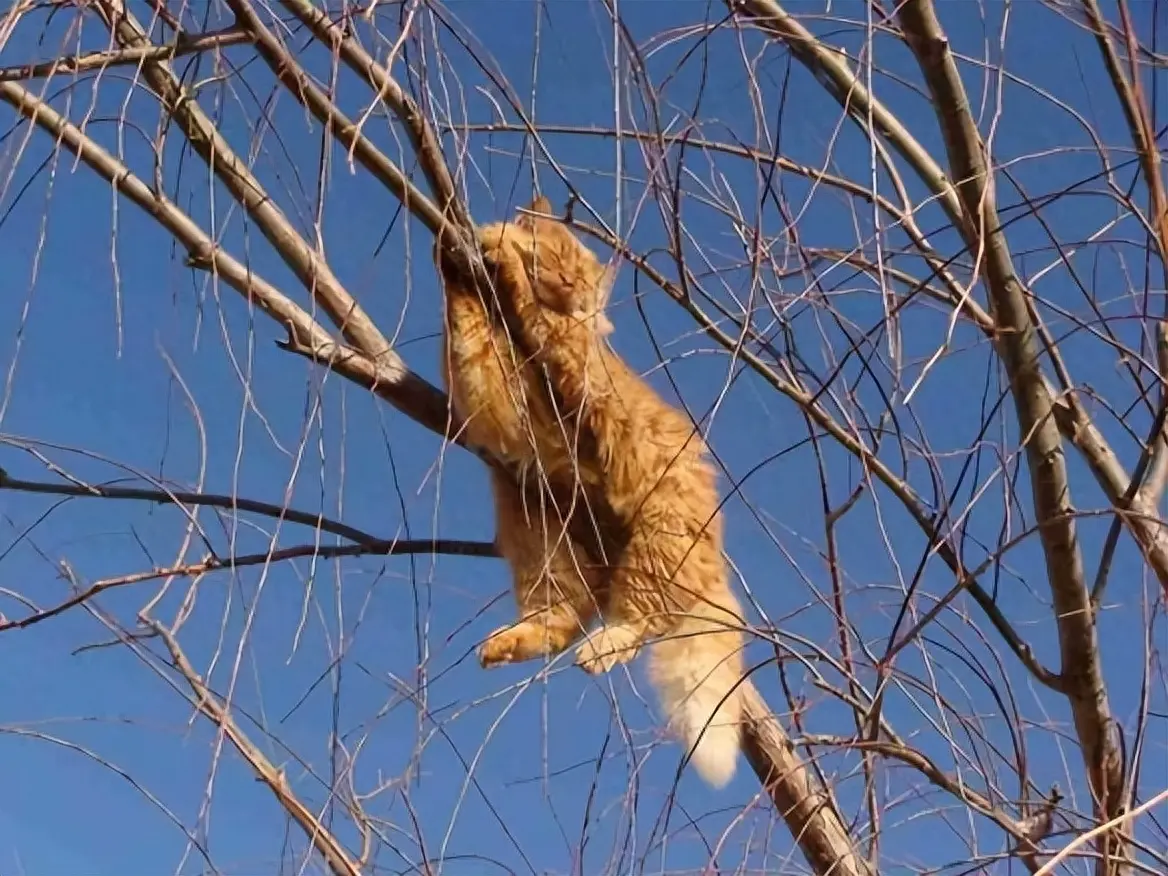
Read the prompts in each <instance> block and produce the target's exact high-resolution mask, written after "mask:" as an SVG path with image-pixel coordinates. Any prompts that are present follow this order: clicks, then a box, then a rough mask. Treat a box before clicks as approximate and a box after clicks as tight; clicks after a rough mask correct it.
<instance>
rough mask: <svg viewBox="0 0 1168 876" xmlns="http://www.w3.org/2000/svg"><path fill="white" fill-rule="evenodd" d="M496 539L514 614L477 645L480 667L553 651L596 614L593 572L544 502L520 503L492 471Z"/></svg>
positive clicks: (513, 487)
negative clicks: (506, 566) (511, 592)
mask: <svg viewBox="0 0 1168 876" xmlns="http://www.w3.org/2000/svg"><path fill="white" fill-rule="evenodd" d="M491 478H492V488H493V491H494V495H495V509H496V519H497V523H496V536H495V538H496V543H497V544H498V547H499V552H500V553H501V554H502V555H503V557H504V558H505V559H506V560H507V562H508V564H509V565H510V566H511V574H512V586H513V588H514V595H515V602H516V607H517V608H518V615H519V616H518V619H517V620H516V622H515V623H513V624H508V625H507V626H504V627H500V628H499V629H497V630H495V631H494V632H493V633H491V635H490V636H489V637H488V638H487V639H486V641H485V642H483V644H482V646H480V648H479V662H480V663H482V665H483V666H496V665H499V664H502V663H515V662H520V661H524V660H533V659H535V658H537V657H551V656H554V655H556V654H559V653H560V652H561V651H563V650H565V649H566V648H568V647H569V646H570V645H571V644H572V643H573V642H575V641H577V640H578V639H579V638H580V637H581V636H582V635H584V633H585V632H586V630H587V627H588V624H589V623H590V622H591V621H592V619H593V618H594V617H595V616H596V613H597V609H598V607H599V606H598V604H597V596H596V594H595V593H594V590H599V587H598V585H597V583H596V581H597V576H596V574H595V571H594V570H592V569H590V568H589V567H588V561H587V558H586V557H585V556H584V552H583V551H582V550H579V549H578V548H576V547H575V545H574V544H573V543H572V542H571V540H570V539H569V538H568V536H567V533H566V532H565V531H564V527H563V526H561V525H559V524H558V522H557V521H558V519H559V518H558V514H557V513H555V511H554V509H552V508H551V507H550V506H545V507H544V508H540V507H532V505H537V504H538V498H532V500H531V501H530V502H529V503H525V502H524V497H523V496H522V495H521V494H520V491H519V488H518V487H517V486H516V484H515V483H514V482H513V481H511V480H510V479H509V478H508V476H506V475H504V474H501V473H497V472H492V476H491Z"/></svg>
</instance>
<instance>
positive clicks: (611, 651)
mask: <svg viewBox="0 0 1168 876" xmlns="http://www.w3.org/2000/svg"><path fill="white" fill-rule="evenodd" d="M640 644H641V643H640V636H639V635H637V631H636V630H633V629H631V628H629V627H622V626H613V627H601V628H600V629H598V630H596V631H595V632H593V633H592V634H591V635H590V636H588V638H587V639H585V640H584V642H583V643H582V644H581V645H580V647H578V648H577V649H576V665H577V666H579V667H580V668H581V669H583V670H584V671H585V672H587V673H588V674H589V675H599V674H600V673H602V672H608V671H610V670H611V669H613V668H614V667H616V666H619V665H620V664H622V663H628V662H629V661H630V660H632V659H633V658H634V657H636V656H637V652H638V651H639V650H640Z"/></svg>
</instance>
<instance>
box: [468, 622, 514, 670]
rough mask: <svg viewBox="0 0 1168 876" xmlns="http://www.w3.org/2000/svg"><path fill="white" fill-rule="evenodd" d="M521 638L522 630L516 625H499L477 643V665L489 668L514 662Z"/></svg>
mask: <svg viewBox="0 0 1168 876" xmlns="http://www.w3.org/2000/svg"><path fill="white" fill-rule="evenodd" d="M523 639H524V635H523V631H521V630H520V629H519V628H518V626H505V627H499V628H498V629H497V630H495V631H494V632H493V633H491V634H490V635H489V636H487V638H486V640H485V641H484V642H483V643H482V644H481V645H479V665H480V666H482V667H483V669H490V668H491V667H492V666H502V665H503V664H504V663H513V662H515V660H516V658H517V657H518V656H519V655H518V652H519V650H520V646H521V644H522V643H523Z"/></svg>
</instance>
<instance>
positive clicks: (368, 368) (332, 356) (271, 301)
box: [0, 82, 451, 435]
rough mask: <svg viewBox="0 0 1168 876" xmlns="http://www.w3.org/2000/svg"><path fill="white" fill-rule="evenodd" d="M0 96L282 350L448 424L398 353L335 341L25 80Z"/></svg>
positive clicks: (441, 398)
mask: <svg viewBox="0 0 1168 876" xmlns="http://www.w3.org/2000/svg"><path fill="white" fill-rule="evenodd" d="M0 101H4V102H5V103H7V104H9V105H10V106H12V107H13V108H14V109H15V110H16V111H17V112H18V113H20V114H21V115H22V116H24V117H25V118H27V119H29V120H30V121H31V122H33V123H34V124H35V125H37V126H38V127H40V128H42V129H43V130H44V131H46V132H47V133H48V134H50V135H51V136H52V138H53V141H54V142H55V143H59V144H60V145H61V146H63V147H65V149H67V150H68V151H69V152H71V153H73V154H74V155H76V156H77V157H78V158H79V159H80V160H81V161H83V162H84V163H85V164H86V165H88V166H89V167H90V168H91V169H92V170H93V171H94V172H96V173H97V174H98V176H100V177H101V178H102V179H104V180H106V181H107V182H108V183H110V184H111V185H112V186H114V187H115V189H116V190H117V192H118V194H119V195H121V196H123V197H125V198H126V199H128V200H129V201H130V202H131V203H133V204H134V205H135V206H137V207H139V208H141V209H142V210H144V211H145V212H146V213H148V214H149V215H150V216H151V217H152V218H153V219H154V220H155V221H156V222H158V224H159V225H161V226H162V227H163V228H165V229H166V230H167V231H168V232H169V233H170V234H171V235H172V236H173V237H174V238H175V240H176V241H178V243H179V244H181V245H182V246H183V247H184V248H185V249H186V250H187V252H188V253H190V260H191V263H192V265H193V266H196V267H201V268H203V269H205V270H209V271H211V272H212V273H213V274H214V275H215V276H216V277H218V278H219V279H221V280H223V281H224V282H225V283H227V285H229V286H230V287H232V288H233V289H235V290H236V291H238V292H239V293H240V294H242V295H243V296H244V298H245V299H246V300H248V301H251V302H254V303H255V304H256V305H257V306H258V307H259V308H260V309H261V310H262V311H263V312H264V313H266V314H267V315H268V316H269V317H271V318H272V319H273V320H275V321H276V322H277V323H279V324H280V325H282V326H283V327H284V328H285V329H286V330H287V332H288V335H289V339H288V341H287V343H286V345H285V346H286V348H287V349H289V350H292V351H293V352H296V353H299V354H301V355H305V356H308V357H310V358H312V359H313V360H314V361H317V362H319V363H321V364H326V365H328V366H329V367H330V368H332V369H333V370H334V371H336V372H337V373H338V374H340V375H341V376H343V377H345V378H347V379H349V380H351V381H353V382H355V383H357V384H358V385H361V386H364V387H366V388H368V389H371V390H373V391H374V392H376V393H377V395H378V396H379V397H380V398H382V399H384V400H385V401H387V402H389V403H390V404H391V405H393V406H394V407H396V408H397V409H398V410H400V411H403V412H404V413H406V414H407V415H409V416H410V417H411V418H412V419H414V420H415V421H417V422H418V423H420V424H421V425H423V426H425V427H426V428H427V429H430V430H431V431H432V432H435V433H437V434H438V435H445V434H446V433H447V431H449V430H450V429H451V415H450V412H449V405H448V404H447V402H446V397H445V395H444V394H443V393H442V392H441V391H440V390H438V389H437V388H436V387H434V386H433V385H432V384H431V383H429V382H428V381H426V380H425V379H424V378H422V377H420V376H419V375H417V374H415V373H414V372H412V371H410V370H409V369H408V368H407V367H406V365H405V363H404V362H403V361H402V359H401V357H400V356H398V355H397V353H395V352H393V351H392V350H388V349H386V350H385V351H384V352H383V353H382V354H381V355H380V356H378V357H375V358H374V357H370V356H367V355H365V354H364V353H362V352H360V351H357V350H354V349H351V348H349V347H346V346H345V345H343V344H340V343H337V341H335V340H334V339H333V337H332V336H331V335H330V334H329V333H328V332H327V331H325V329H324V328H323V327H322V326H321V325H320V324H319V323H317V322H316V320H314V319H313V318H312V317H311V316H309V314H308V313H307V312H306V311H305V310H304V309H303V308H301V307H300V306H299V305H298V304H296V303H295V302H294V301H292V299H290V298H289V297H288V296H286V295H285V294H284V293H283V292H281V291H280V290H279V289H277V288H276V287H275V286H273V285H272V284H271V283H269V282H268V281H266V280H265V279H264V278H263V277H262V276H260V275H259V274H257V273H256V272H255V271H254V270H252V268H251V267H249V266H248V265H245V264H243V263H242V262H240V261H238V260H237V259H235V258H234V257H232V256H231V255H229V254H228V253H227V252H225V251H224V250H223V249H222V248H220V247H219V245H218V244H217V243H216V242H215V241H214V240H212V238H211V236H210V235H209V234H207V232H206V231H204V230H203V229H202V228H201V227H199V225H198V224H197V223H195V222H194V221H193V220H192V219H191V218H190V217H189V216H188V215H187V214H186V213H185V212H183V210H181V209H180V208H179V207H178V206H177V205H176V204H174V203H173V202H172V201H170V200H169V199H168V198H167V197H166V196H165V195H163V194H161V193H157V192H155V191H154V190H153V189H151V188H150V186H148V185H147V184H146V183H145V182H143V181H142V179H140V178H139V177H138V176H136V175H134V174H133V173H132V172H131V171H130V169H129V168H128V167H126V166H125V165H124V164H123V163H122V162H121V161H119V160H118V159H117V158H116V157H115V156H113V155H112V154H110V153H109V152H108V151H106V150H105V149H104V148H102V147H101V146H100V145H98V144H97V143H96V142H95V141H93V140H92V139H90V137H89V136H88V135H87V134H85V132H83V131H82V130H81V129H80V128H78V127H77V126H76V125H74V124H73V123H72V122H70V121H69V120H68V119H66V118H65V117H64V116H62V115H61V114H60V113H58V112H57V111H56V110H55V109H53V108H52V107H50V106H49V105H48V104H46V103H44V102H43V101H42V100H41V99H40V98H38V97H36V95H34V94H32V92H30V91H28V90H27V89H25V88H24V87H23V86H21V85H19V84H18V83H16V82H0Z"/></svg>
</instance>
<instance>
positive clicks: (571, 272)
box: [512, 195, 616, 337]
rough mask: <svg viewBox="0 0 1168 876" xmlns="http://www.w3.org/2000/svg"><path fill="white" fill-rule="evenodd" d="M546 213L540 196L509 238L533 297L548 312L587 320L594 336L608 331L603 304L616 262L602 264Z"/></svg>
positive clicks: (546, 206) (549, 210)
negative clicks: (518, 257)
mask: <svg viewBox="0 0 1168 876" xmlns="http://www.w3.org/2000/svg"><path fill="white" fill-rule="evenodd" d="M551 213H552V205H551V202H550V201H548V199H547V198H546V197H544V196H543V195H540V196H539V197H538V198H536V199H535V201H534V202H533V203H532V204H531V206H530V207H528V208H527V210H526V211H524V212H521V213H520V214H519V215H518V216H517V217H516V219H515V220H514V222H513V223H512V226H513V228H515V229H517V230H518V231H519V233H518V234H515V235H513V237H512V240H513V241H515V244H516V248H517V249H518V251H519V254H520V256H521V257H522V259H523V264H524V269H525V271H526V273H527V275H528V278H529V280H530V281H531V284H532V288H533V290H534V292H535V294H536V297H537V298H538V299H539V300H540V301H541V302H542V303H543V304H544V305H545V306H547V307H550V308H552V309H553V310H556V311H558V312H560V313H563V314H565V315H570V316H572V317H574V318H576V319H580V320H583V321H585V322H587V323H588V324H590V325H591V327H592V329H593V331H594V332H596V334H597V335H599V336H602V337H603V336H605V335H608V334H610V333H611V332H612V330H613V327H612V323H611V322H609V320H608V317H607V316H606V315H605V308H606V307H607V306H608V300H609V297H610V296H611V294H612V284H613V280H614V279H615V278H616V266H615V264H613V265H604V264H601V262H600V260H599V259H598V258H597V257H596V255H595V253H593V252H592V250H591V249H589V248H588V247H587V246H585V245H584V243H583V242H582V241H581V240H580V239H579V238H578V237H576V235H575V234H573V233H572V231H571V229H569V228H568V227H567V226H566V225H564V223H563V222H561V221H560V220H558V219H555V218H553V217H552V215H551ZM540 214H542V215H540Z"/></svg>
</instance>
